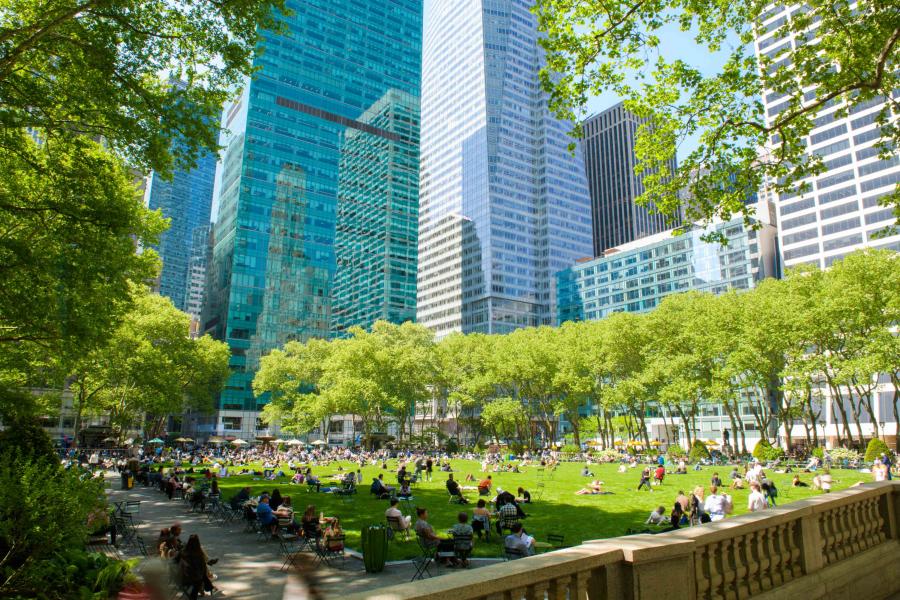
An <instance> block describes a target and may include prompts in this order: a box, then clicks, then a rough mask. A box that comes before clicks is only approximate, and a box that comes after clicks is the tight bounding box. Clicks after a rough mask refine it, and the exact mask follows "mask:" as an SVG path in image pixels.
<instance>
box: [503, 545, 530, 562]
mask: <svg viewBox="0 0 900 600" xmlns="http://www.w3.org/2000/svg"><path fill="white" fill-rule="evenodd" d="M525 556H526V554H525V552H524V551H523V550H520V549H519V548H510V547H509V546H503V558H505V559H506V560H518V559H520V558H525Z"/></svg>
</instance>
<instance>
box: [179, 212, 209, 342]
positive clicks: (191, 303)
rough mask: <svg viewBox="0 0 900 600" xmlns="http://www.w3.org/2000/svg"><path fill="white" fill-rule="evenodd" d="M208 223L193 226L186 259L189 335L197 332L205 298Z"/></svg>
mask: <svg viewBox="0 0 900 600" xmlns="http://www.w3.org/2000/svg"><path fill="white" fill-rule="evenodd" d="M209 231H210V228H209V225H206V226H201V227H195V228H194V233H193V235H192V240H191V256H190V259H189V260H188V275H187V283H186V284H185V292H184V312H186V313H187V314H189V315H190V316H191V335H196V334H197V333H199V329H200V317H201V314H202V312H203V303H204V301H205V299H206V265H207V260H208V258H209Z"/></svg>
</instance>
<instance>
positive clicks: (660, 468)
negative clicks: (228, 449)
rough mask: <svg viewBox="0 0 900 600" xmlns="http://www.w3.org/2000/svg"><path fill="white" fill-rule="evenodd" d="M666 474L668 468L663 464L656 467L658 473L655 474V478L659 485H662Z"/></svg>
mask: <svg viewBox="0 0 900 600" xmlns="http://www.w3.org/2000/svg"><path fill="white" fill-rule="evenodd" d="M665 476H666V468H665V467H664V466H662V465H659V466H658V467H656V473H654V474H653V478H654V479H655V480H656V482H657V485H662V482H663V479H664V478H665Z"/></svg>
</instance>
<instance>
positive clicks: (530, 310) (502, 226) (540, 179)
mask: <svg viewBox="0 0 900 600" xmlns="http://www.w3.org/2000/svg"><path fill="white" fill-rule="evenodd" d="M434 4H435V5H434V7H433V8H432V10H431V11H430V13H429V16H428V20H427V22H426V24H425V34H424V47H423V58H422V60H423V77H422V92H423V93H422V144H421V155H420V161H421V165H420V182H419V198H420V205H419V240H420V242H419V262H420V265H421V268H420V270H419V278H418V299H417V309H416V310H417V321H418V322H419V323H421V324H423V325H425V326H427V327H429V328H431V329H432V330H434V331H435V333H436V335H437V336H438V337H442V336H444V335H446V334H448V333H450V332H451V331H463V332H473V331H478V332H484V333H505V332H508V331H511V330H513V329H515V328H518V327H525V326H533V325H542V324H551V323H553V322H555V314H554V310H553V307H554V306H555V300H556V299H555V295H556V294H555V287H554V286H553V274H554V273H556V272H557V271H559V270H560V269H563V268H565V267H566V266H568V265H570V264H572V263H573V262H574V261H575V260H577V259H579V258H582V257H585V256H590V255H591V251H592V243H591V223H590V198H589V196H588V192H587V182H586V179H585V176H584V167H583V164H582V161H581V157H580V156H572V154H571V153H570V152H569V151H568V149H567V146H568V143H569V141H570V138H569V137H568V136H567V132H568V130H569V129H570V125H569V124H567V123H562V122H560V121H558V120H556V119H555V118H553V117H552V116H551V114H550V112H549V111H548V109H547V98H546V96H545V94H544V93H543V92H542V91H541V89H540V86H539V83H538V71H539V69H540V68H541V67H542V65H543V61H544V57H543V54H542V51H541V49H540V48H539V47H538V44H537V39H538V33H537V24H536V19H535V16H534V15H533V14H532V13H531V12H530V8H531V5H532V4H533V2H531V1H530V0H458V1H453V2H436V3H434Z"/></svg>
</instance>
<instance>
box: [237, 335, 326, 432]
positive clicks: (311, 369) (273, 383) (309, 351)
mask: <svg viewBox="0 0 900 600" xmlns="http://www.w3.org/2000/svg"><path fill="white" fill-rule="evenodd" d="M332 348H333V346H332V345H331V344H330V343H329V342H328V341H326V340H322V339H316V338H313V339H310V340H307V341H306V342H299V341H291V342H288V343H287V344H285V345H284V348H277V349H275V350H272V351H271V352H270V353H269V354H267V355H266V356H263V357H262V358H261V359H260V361H259V369H258V370H257V371H256V375H255V376H254V377H253V393H254V394H255V395H256V396H257V397H258V398H260V399H267V400H268V402H267V403H266V405H265V408H264V409H263V413H262V419H263V421H264V422H266V423H268V424H270V425H274V424H277V425H278V426H279V427H280V428H281V429H283V430H284V431H288V432H291V433H295V434H304V433H308V432H310V431H312V430H313V429H316V428H317V427H319V428H320V429H321V431H323V432H324V434H325V436H326V437H327V436H328V429H329V428H328V422H329V421H330V420H331V416H332V414H334V408H333V406H331V405H330V404H329V403H328V401H327V399H326V398H325V397H323V396H322V394H321V388H320V387H319V382H320V380H321V379H322V373H323V368H324V365H325V363H326V360H327V359H328V357H329V356H330V355H331V352H332Z"/></svg>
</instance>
